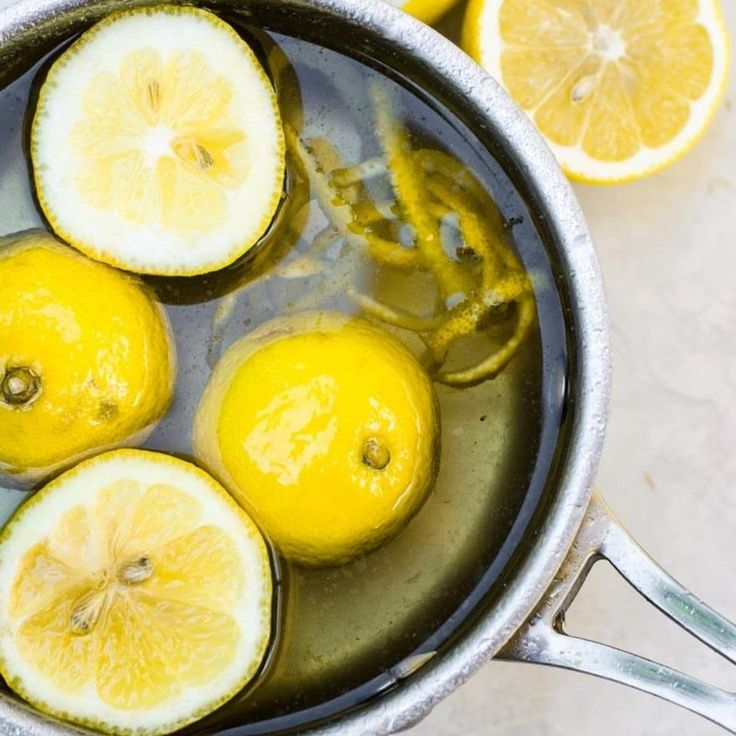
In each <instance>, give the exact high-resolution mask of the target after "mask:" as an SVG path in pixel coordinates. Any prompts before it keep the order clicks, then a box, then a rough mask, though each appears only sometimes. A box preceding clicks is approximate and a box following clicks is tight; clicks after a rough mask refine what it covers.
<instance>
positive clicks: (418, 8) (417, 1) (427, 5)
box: [388, 0, 458, 23]
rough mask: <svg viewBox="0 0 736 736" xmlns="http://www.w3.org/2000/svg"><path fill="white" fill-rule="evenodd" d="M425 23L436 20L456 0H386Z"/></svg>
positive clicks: (456, 0)
mask: <svg viewBox="0 0 736 736" xmlns="http://www.w3.org/2000/svg"><path fill="white" fill-rule="evenodd" d="M388 2H390V3H391V5H395V6H396V7H397V8H401V9H402V10H403V11H404V12H406V13H410V14H411V15H413V16H414V17H415V18H419V20H422V21H424V22H425V23H434V22H435V21H438V20H439V19H440V18H441V17H442V16H443V15H444V14H445V13H446V12H447V11H448V10H449V9H450V8H451V7H452V6H453V5H457V3H458V0H388Z"/></svg>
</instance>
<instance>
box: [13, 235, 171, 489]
mask: <svg viewBox="0 0 736 736" xmlns="http://www.w3.org/2000/svg"><path fill="white" fill-rule="evenodd" d="M175 371H176V356H175V352H174V344H173V339H172V336H171V332H170V327H169V323H168V319H167V317H166V313H165V312H164V310H163V309H162V308H161V307H160V306H159V305H158V304H157V303H156V302H155V301H154V299H153V297H152V295H151V294H150V293H149V291H148V290H147V289H146V288H145V287H143V286H142V285H141V284H140V283H138V281H137V280H136V279H135V278H133V277H132V276H130V275H128V274H125V273H121V272H120V271H116V270H115V269H113V268H110V267H109V266H105V265H103V264H101V263H97V262H95V261H92V260H89V259H88V258H84V257H83V256H81V255H79V254H78V253H76V252H75V251H73V250H72V249H71V248H68V247H66V246H64V245H62V244H60V243H58V242H57V241H56V240H55V239H54V238H52V237H51V236H49V235H47V234H46V233H43V232H41V231H30V232H28V233H25V234H21V235H19V236H13V237H8V238H5V239H2V240H0V472H4V473H6V474H8V479H9V482H10V483H11V484H14V485H21V486H23V485H30V484H31V483H33V482H36V481H37V480H39V479H40V478H42V477H43V476H44V475H46V474H48V473H50V472H52V471H54V470H56V469H58V468H61V467H63V466H65V465H70V464H71V463H73V462H74V461H75V460H79V459H80V458H81V457H83V456H84V455H88V454H90V453H92V452H95V451H99V450H101V449H109V448H110V447H114V446H116V445H121V444H135V443H137V442H141V441H143V440H144V439H145V437H146V436H147V435H148V433H150V431H151V430H152V429H153V427H154V426H155V425H156V423H157V422H158V420H159V419H160V418H161V417H162V416H163V414H164V412H165V411H166V409H167V408H168V405H169V402H170V401H171V396H172V393H173V384H174V376H175ZM8 479H5V481H4V482H8Z"/></svg>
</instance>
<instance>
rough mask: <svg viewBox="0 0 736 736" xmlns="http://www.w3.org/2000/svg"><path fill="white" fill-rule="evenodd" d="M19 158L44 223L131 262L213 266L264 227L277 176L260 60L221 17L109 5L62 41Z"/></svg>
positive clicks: (170, 268)
mask: <svg viewBox="0 0 736 736" xmlns="http://www.w3.org/2000/svg"><path fill="white" fill-rule="evenodd" d="M31 160H32V163H33V174H34V180H35V184H36V189H37V192H38V200H39V202H40V204H41V208H42V209H43V212H44V215H45V216H46V218H47V220H48V221H49V223H50V224H51V227H52V228H53V230H54V232H55V233H56V234H57V235H59V237H61V238H62V239H63V240H65V241H67V242H69V243H71V244H72V245H73V246H75V247H76V248H78V249H79V250H81V251H82V252H83V253H86V254H87V255H89V256H91V257H93V258H96V259H98V260H101V261H105V262H106V263H110V264H112V265H114V266H118V267H119V268H124V269H127V270H130V271H135V272H138V273H150V274H159V275H169V276H172V275H179V276H185V275H192V274H197V273H206V272H209V271H214V270H217V269H219V268H222V267H224V266H226V265H227V264H229V263H231V262H232V261H234V260H236V259H237V258H238V257H239V256H241V255H242V254H243V253H245V252H246V251H247V250H249V249H250V248H251V247H252V246H253V245H254V244H255V243H256V242H257V241H258V239H259V238H260V237H261V236H262V235H263V233H264V231H265V230H266V228H267V227H268V225H269V223H270V222H271V219H272V218H273V216H274V213H275V212H276V208H277V206H278V203H279V201H280V198H281V194H282V191H283V186H284V171H285V158H284V136H283V130H282V127H281V118H280V115H279V110H278V104H277V101H276V95H275V92H274V89H273V87H272V86H271V82H270V81H269V79H268V77H267V76H266V73H265V71H264V69H263V68H262V67H261V65H260V63H259V62H258V60H257V59H256V57H255V54H254V53H253V51H252V50H251V49H250V47H249V46H248V45H247V44H246V42H245V41H244V40H243V39H242V38H241V37H240V36H239V35H238V34H237V33H236V32H235V30H234V29H233V28H232V27H231V26H229V25H228V24H227V23H225V22H224V21H222V20H220V19H219V18H218V17H217V16H215V15H213V14H212V13H209V12H207V11H205V10H200V9H197V8H192V7H187V6H172V5H158V6H153V7H148V8H140V9H135V10H126V11H122V12H119V13H113V14H111V15H109V16H108V17H107V18H106V19H105V20H103V21H102V22H101V23H98V24H97V25H96V26H94V27H93V28H92V29H90V30H89V31H87V32H86V33H84V34H82V36H80V38H79V39H78V40H77V41H75V43H73V44H72V45H71V46H70V47H69V49H67V50H66V51H64V53H63V54H62V55H61V56H60V57H59V58H58V60H57V61H56V62H55V63H54V64H53V65H52V67H51V68H50V70H49V73H48V76H47V78H46V80H45V81H44V83H43V85H42V87H41V90H40V94H39V99H38V105H37V109H36V112H35V116H34V119H33V126H32V132H31Z"/></svg>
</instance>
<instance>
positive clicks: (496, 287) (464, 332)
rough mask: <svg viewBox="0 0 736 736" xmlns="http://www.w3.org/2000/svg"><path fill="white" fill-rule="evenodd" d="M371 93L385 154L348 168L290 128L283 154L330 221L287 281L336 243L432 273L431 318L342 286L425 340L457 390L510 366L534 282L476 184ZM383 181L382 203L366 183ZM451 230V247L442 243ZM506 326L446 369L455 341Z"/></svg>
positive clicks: (436, 368) (318, 142) (377, 314)
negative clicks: (485, 347) (499, 338)
mask: <svg viewBox="0 0 736 736" xmlns="http://www.w3.org/2000/svg"><path fill="white" fill-rule="evenodd" d="M372 92H373V98H374V102H375V108H376V128H377V130H378V137H379V140H380V143H381V145H382V148H383V151H384V155H383V156H382V157H372V158H368V159H366V160H365V161H362V162H359V163H357V164H353V165H346V164H345V162H343V161H342V160H341V158H340V156H339V155H338V154H337V152H336V151H335V148H334V147H333V146H332V144H331V143H330V142H329V141H328V140H326V139H325V138H310V139H309V140H307V141H304V140H302V138H301V137H300V136H299V134H298V133H297V132H296V130H295V129H294V128H290V127H288V126H287V131H286V135H287V141H288V144H289V148H290V156H291V157H292V158H293V159H294V161H295V162H298V163H296V167H297V169H298V171H299V172H300V174H301V175H302V176H303V177H304V178H305V180H306V181H308V183H309V187H310V189H311V196H312V197H313V198H314V199H316V200H317V202H318V204H319V206H320V208H321V209H322V211H323V212H324V214H325V216H326V217H327V219H328V221H329V223H330V225H329V226H328V227H327V228H325V229H324V230H322V231H321V232H320V233H319V234H318V235H317V236H316V237H315V238H314V239H313V241H312V243H311V245H310V247H309V248H308V251H307V253H306V254H304V255H303V256H301V257H300V258H299V259H298V264H297V265H296V267H295V268H291V269H290V270H289V274H290V277H292V278H300V277H307V276H309V275H312V274H316V273H320V272H323V271H325V270H326V269H327V268H328V267H329V266H328V264H327V263H325V261H324V256H325V253H326V252H327V251H328V250H329V248H330V246H332V245H333V244H334V243H337V242H342V243H346V244H347V245H348V246H349V247H351V248H354V249H355V250H356V251H357V252H358V253H359V254H363V255H365V256H366V257H367V258H369V259H371V260H372V261H373V262H374V263H375V264H376V265H377V266H379V267H389V268H398V269H401V270H404V271H415V270H419V271H424V272H427V273H430V274H431V275H432V276H433V278H434V280H435V282H436V283H437V285H438V287H439V290H438V292H439V293H438V297H437V304H436V305H435V307H434V313H433V314H432V315H430V316H422V315H418V314H414V313H412V312H410V311H407V310H405V309H402V308H400V307H399V306H393V305H388V304H385V303H382V302H381V301H379V300H377V299H376V298H374V297H372V296H369V295H367V294H365V293H362V292H361V291H360V290H359V289H358V288H357V287H356V286H355V285H349V286H348V287H347V290H346V291H347V295H348V296H349V298H350V299H351V300H352V301H353V302H354V303H355V304H356V306H358V307H359V308H360V309H361V310H362V311H363V312H365V313H366V314H368V315H370V316H372V317H374V318H376V319H378V320H380V321H382V322H384V323H386V324H389V325H392V326H394V327H398V328H401V329H404V330H408V331H411V332H414V333H416V334H417V335H418V336H419V337H420V338H421V339H422V341H423V342H424V343H425V345H426V346H427V349H428V361H429V362H430V363H431V366H430V369H431V371H432V373H433V376H434V378H435V380H437V381H439V382H441V383H445V384H447V385H451V386H457V387H462V386H472V385H475V384H477V383H480V382H482V381H484V380H487V379H491V378H493V377H495V376H496V375H498V373H499V372H500V371H501V370H503V368H504V367H505V366H506V365H508V363H509V361H510V360H511V359H512V358H513V356H514V355H515V354H516V352H517V351H518V349H519V347H520V345H521V343H522V342H523V340H524V338H525V336H526V335H527V333H528V332H529V329H530V327H531V326H532V325H533V323H534V320H535V316H536V311H535V301H534V296H533V289H532V284H531V282H530V280H529V277H528V276H527V274H526V271H525V269H524V267H523V265H522V263H521V261H520V260H519V258H518V257H517V255H516V254H515V253H514V251H513V249H512V248H511V247H510V245H509V244H508V242H507V238H506V235H505V230H506V227H505V222H504V219H503V217H502V215H501V212H500V211H499V209H498V207H497V206H496V203H495V201H494V200H493V198H492V196H491V195H490V193H489V192H488V191H487V190H486V188H485V187H484V186H483V184H481V182H480V181H479V180H478V178H477V177H476V176H475V175H474V174H473V173H472V172H471V171H470V170H469V169H468V167H467V166H465V165H464V164H463V163H461V162H460V161H458V160H457V159H456V158H454V157H453V156H450V155H449V154H447V153H445V152H443V151H438V150H433V149H429V148H414V147H413V146H412V143H411V140H410V137H409V133H408V131H407V130H406V129H405V128H404V127H403V126H401V125H400V124H399V123H398V122H397V121H396V115H395V109H396V105H395V104H393V101H392V100H391V99H390V97H389V96H388V94H387V93H386V92H385V91H384V90H382V89H380V88H378V87H375V88H374V89H373V90H372ZM381 178H383V179H384V181H386V180H387V183H388V184H390V188H391V190H392V192H393V195H392V197H391V198H389V199H388V200H387V199H386V198H385V195H384V198H383V199H381V198H380V196H376V195H374V186H373V182H374V181H376V180H380V179H381ZM369 182H371V186H370V188H369ZM379 184H380V182H379ZM379 188H380V187H379ZM448 234H452V237H453V238H454V241H453V242H454V243H455V246H453V247H455V253H453V247H451V246H449V245H448V244H447V243H446V242H445V236H448ZM458 243H459V244H460V246H459V247H458V246H457V244H458ZM511 320H513V322H511ZM506 323H508V324H509V328H510V334H509V333H507V332H506V331H505V330H504V331H503V334H509V336H508V337H507V338H506V339H505V340H504V342H503V343H502V344H501V345H500V346H499V347H498V348H497V349H495V350H493V352H492V353H491V354H490V355H487V356H486V357H484V358H483V359H482V360H480V361H479V362H478V363H477V364H476V365H472V366H469V367H466V368H462V369H457V370H448V369H445V367H444V366H445V364H446V363H447V362H448V360H449V357H450V355H451V352H452V348H453V345H454V344H455V343H456V342H457V341H458V340H459V339H460V338H463V337H467V336H469V335H473V334H476V333H482V332H485V331H487V330H489V329H490V328H492V327H494V326H496V325H499V324H506ZM512 324H513V327H511V325H512ZM494 334H496V333H494Z"/></svg>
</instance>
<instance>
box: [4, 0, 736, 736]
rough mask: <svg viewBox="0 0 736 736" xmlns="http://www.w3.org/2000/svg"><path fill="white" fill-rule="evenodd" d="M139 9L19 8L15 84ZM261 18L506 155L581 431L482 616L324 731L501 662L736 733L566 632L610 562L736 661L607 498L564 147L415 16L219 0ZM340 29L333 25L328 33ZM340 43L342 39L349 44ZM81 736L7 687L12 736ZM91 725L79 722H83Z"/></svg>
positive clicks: (436, 692) (101, 5)
mask: <svg viewBox="0 0 736 736" xmlns="http://www.w3.org/2000/svg"><path fill="white" fill-rule="evenodd" d="M133 4H143V3H140V2H138V0H133V1H132V2H131V1H130V0H127V1H126V0H102V1H101V2H99V1H97V2H96V1H95V0H19V1H18V2H16V3H15V4H12V5H10V6H9V7H6V8H5V9H4V10H2V11H0V88H1V87H3V86H5V85H6V84H8V83H9V82H10V81H12V80H13V79H14V78H15V77H16V76H17V75H19V74H20V73H22V72H24V71H25V70H27V69H28V68H29V67H30V66H31V65H32V64H33V63H35V62H36V61H37V60H38V59H39V58H40V57H41V56H42V55H43V54H45V53H47V52H48V51H50V50H51V49H53V48H54V47H55V46H57V45H58V44H59V43H60V42H62V41H63V40H64V39H65V38H67V37H69V36H70V35H73V34H75V33H77V32H79V31H80V30H82V29H84V28H85V27H87V26H88V25H89V24H90V23H92V22H94V21H96V20H97V19H99V18H100V17H102V16H103V15H104V14H106V13H107V12H109V11H110V10H112V9H114V8H117V7H120V6H125V5H133ZM207 5H208V6H209V7H211V8H213V9H214V10H224V11H228V12H237V13H239V14H241V15H243V16H245V17H248V18H250V19H251V21H252V22H253V23H254V24H256V25H258V24H261V25H265V26H268V27H277V28H296V29H298V33H299V35H302V36H305V37H307V38H310V37H311V38H313V39H315V40H317V41H320V42H324V43H326V44H327V45H333V46H335V47H336V48H337V49H338V50H340V49H341V48H342V49H345V48H346V47H349V51H350V53H352V54H365V55H368V56H370V57H373V58H375V59H379V60H381V61H382V62H384V63H385V64H386V65H387V66H388V67H389V68H391V69H393V70H394V71H395V72H397V73H398V74H400V75H402V76H405V77H408V78H410V79H411V80H412V81H413V82H414V83H417V84H419V85H420V86H421V87H423V88H425V89H426V90H427V91H429V92H430V94H431V95H432V96H434V97H435V98H437V99H439V100H440V101H441V102H442V103H443V104H445V105H446V106H447V107H448V108H449V109H450V110H451V111H452V112H453V113H454V114H455V115H457V116H458V118H460V119H461V120H462V121H464V122H465V123H466V124H467V125H468V126H469V127H470V128H471V129H472V130H473V131H474V133H475V134H476V135H477V137H478V138H479V140H480V141H481V142H482V143H483V145H486V146H487V147H488V148H489V149H490V150H491V151H492V152H493V154H494V156H495V157H496V158H497V159H498V160H499V161H500V162H501V164H502V166H503V167H504V169H505V171H506V172H507V174H508V175H509V177H510V178H511V180H512V181H513V182H514V184H515V186H516V187H517V188H518V190H519V192H520V193H521V194H522V196H523V197H524V199H525V201H526V204H527V206H528V208H529V211H530V212H531V213H532V216H533V218H534V219H535V224H536V227H537V229H538V230H539V232H540V233H541V234H542V236H543V239H544V241H545V245H546V247H547V249H548V251H549V253H550V256H551V259H552V260H553V261H554V263H555V267H556V271H557V274H556V275H557V282H558V283H557V287H558V290H559V292H560V295H561V298H562V301H563V304H564V305H565V307H566V323H567V333H568V337H569V349H570V353H571V355H572V358H573V360H572V364H571V365H572V368H571V375H570V382H571V386H572V400H571V402H570V405H569V412H571V413H572V417H571V421H570V427H571V430H570V431H569V432H568V433H567V436H566V437H565V439H564V440H563V442H564V447H561V448H560V452H559V458H560V460H559V463H558V468H557V471H556V474H555V478H554V482H551V483H548V488H547V490H546V492H545V493H544V495H543V497H542V498H541V499H540V500H539V503H538V506H537V509H536V511H535V513H534V516H533V517H532V519H531V521H530V522H529V524H528V527H527V531H526V533H525V543H524V545H523V548H522V549H521V550H520V551H519V553H518V554H517V555H516V556H515V558H514V559H513V560H512V561H510V562H509V563H508V565H507V569H506V570H505V571H504V575H503V577H502V582H501V584H499V585H498V586H496V590H495V591H494V594H493V595H489V596H487V597H486V598H485V599H483V600H482V601H479V602H478V603H477V610H475V611H473V614H474V616H473V623H472V624H470V625H468V626H467V627H466V628H465V630H464V631H463V632H462V634H461V635H459V636H458V637H457V638H456V639H455V640H454V641H453V642H452V644H451V645H450V646H448V647H446V648H445V649H444V650H441V651H439V652H438V653H437V654H436V656H434V657H432V658H431V659H429V660H428V661H426V662H423V663H421V666H419V663H414V666H411V667H406V668H403V669H401V668H397V669H396V674H395V678H394V683H393V687H391V688H389V689H387V690H385V691H384V692H382V693H378V694H376V696H375V697H374V698H372V699H371V700H370V701H368V702H367V703H365V704H364V705H363V706H362V707H360V708H357V709H355V710H352V711H349V712H345V713H340V714H335V717H334V718H333V719H332V720H331V721H330V722H328V723H319V724H314V725H313V727H311V728H310V729H308V731H309V732H310V733H315V734H322V735H323V736H328V734H334V735H337V734H339V735H340V736H353V735H355V736H358V735H359V734H360V735H361V736H364V735H367V734H388V733H392V732H395V731H397V730H400V729H404V728H407V727H409V726H411V725H412V724H413V723H415V722H416V721H418V720H420V719H421V718H422V717H423V716H424V715H426V714H427V713H428V712H429V710H430V709H431V708H432V707H433V706H434V705H435V704H436V703H437V702H438V701H439V700H441V699H442V698H444V697H446V696H447V695H449V694H450V693H452V692H453V691H454V690H455V689H456V688H457V687H458V686H459V685H460V684H461V683H462V682H463V681H465V680H466V679H467V678H468V677H469V676H470V675H471V674H472V673H473V672H474V671H475V670H476V669H478V667H480V666H481V665H482V664H483V663H484V662H486V661H487V660H489V659H490V658H492V657H499V658H503V659H508V660H516V661H525V662H536V663H541V664H549V665H555V666H558V667H565V668H568V669H574V670H578V671H583V672H588V673H591V674H594V675H597V676H600V677H605V678H608V679H610V680H615V681H617V682H621V683H623V684H626V685H630V686H632V687H635V688H637V689H640V690H643V691H646V692H649V693H652V694H654V695H658V696H660V697H662V698H664V699H666V700H669V701H671V702H673V703H676V704H678V705H681V706H684V707H686V708H688V709H690V710H692V711H694V712H696V713H699V714H701V715H703V716H705V717H706V718H709V719H710V720H712V721H714V722H716V723H718V724H720V725H722V726H724V727H726V728H727V729H729V730H732V731H734V732H736V696H734V695H733V694H732V693H728V692H725V691H722V690H719V689H717V688H714V687H711V686H709V685H706V684H704V683H702V682H699V681H698V680H696V679H694V678H691V677H688V676H687V675H684V674H681V673H679V672H677V671H675V670H672V669H670V668H668V667H664V666H661V665H658V664H656V663H653V662H650V661H648V660H645V659H643V658H641V657H637V656H635V655H633V654H629V653H626V652H622V651H619V650H616V649H613V648H611V647H608V646H604V645H602V644H598V643H594V642H590V641H586V640H582V639H577V638H573V637H570V636H567V635H566V634H565V632H564V614H565V611H566V609H567V607H568V606H569V605H570V603H571V602H572V600H573V599H574V597H575V595H576V594H577V592H578V590H579V588H580V586H581V585H582V583H583V582H584V581H585V578H586V576H587V574H588V572H589V570H590V568H591V567H592V565H593V564H594V563H595V562H596V561H597V560H599V559H601V558H607V559H608V560H610V562H611V563H612V564H613V566H614V567H615V568H616V569H617V570H618V571H619V572H620V573H621V574H622V575H623V576H624V577H625V578H626V579H627V580H628V581H629V583H630V584H631V585H632V586H633V587H634V588H636V589H637V590H638V591H639V592H640V593H641V594H642V595H643V596H644V597H646V598H647V599H648V600H649V601H650V602H652V603H653V604H654V605H655V606H657V607H658V608H659V609H661V611H662V612H663V613H665V614H666V615H667V616H669V617H670V618H672V619H673V620H674V621H676V622H677V623H678V624H679V625H680V626H682V627H683V628H684V629H686V630H687V631H689V632H690V633H691V634H693V635H694V636H696V637H697V638H699V639H700V640H701V641H703V642H704V643H705V644H707V645H708V646H710V647H711V648H712V649H714V650H715V651H717V652H718V653H719V654H722V655H723V656H724V657H726V658H728V659H729V660H731V661H733V662H736V627H735V626H734V625H733V624H731V623H729V622H728V621H726V620H725V619H723V618H722V617H720V616H718V615H717V614H716V613H715V612H713V611H712V610H711V609H709V608H708V607H707V606H706V605H705V604H703V603H702V602H701V601H699V600H698V599H697V598H695V597H694V596H692V595H691V594H690V593H688V592H687V591H686V590H684V589H683V588H682V587H681V586H680V585H678V584H677V583H676V582H675V581H674V580H673V579H672V578H671V577H670V576H669V575H668V574H667V573H666V572H664V571H663V570H662V569H661V568H660V567H659V566H657V564H656V563H655V562H653V561H652V560H651V559H650V558H649V557H648V556H647V555H646V553H645V552H644V551H643V550H642V549H641V548H640V547H639V546H638V545H637V544H636V543H635V542H634V541H633V540H632V539H631V538H630V537H629V536H628V534H627V533H626V532H625V531H624V530H623V528H622V527H621V526H620V524H619V523H618V521H617V520H616V519H615V517H614V516H613V515H612V514H611V512H610V511H609V509H608V507H607V506H606V505H605V503H604V501H603V500H602V499H601V498H600V496H598V494H597V493H594V492H593V481H594V477H595V472H596V468H597V464H598V460H599V457H600V454H601V449H602V445H603V439H604V430H605V425H606V418H607V411H608V398H609V389H610V360H609V347H608V319H607V315H606V306H605V299H604V294H603V286H602V281H601V277H600V273H599V269H598V263H597V260H596V256H595V253H594V250H593V246H592V243H591V240H590V236H589V234H588V230H587V227H586V223H585V220H584V218H583V215H582V212H581V211H580V208H579V206H578V204H577V202H576V199H575V196H574V194H573V192H572V190H571V188H570V186H569V184H568V182H567V181H566V179H565V178H564V176H563V175H562V173H561V172H560V170H559V168H558V166H557V164H556V162H555V160H554V158H553V156H552V154H551V153H550V152H549V150H548V149H547V148H546V146H545V145H544V143H543V141H542V140H541V138H540V137H539V135H538V134H537V133H536V131H535V130H534V128H533V126H532V125H531V123H530V122H529V120H528V119H527V118H526V116H525V115H524V114H523V113H522V112H521V111H520V110H519V108H517V107H516V105H515V104H514V103H513V102H512V101H511V99H510V98H509V97H508V96H507V95H506V93H505V92H504V91H503V90H502V89H501V88H500V87H499V86H498V84H497V83H496V82H494V80H493V79H491V78H490V77H489V76H488V75H486V74H485V73H484V72H483V71H482V70H481V69H480V68H479V67H478V66H476V65H475V64H474V63H473V62H472V61H471V60H470V59H469V58H467V57H466V56H465V55H464V54H463V53H462V52H461V51H459V50H458V49H457V48H456V47H455V46H454V45H453V44H451V43H450V42H449V41H447V40H446V39H444V38H443V37H441V36H440V35H439V34H437V33H435V32H434V31H432V30H431V29H429V28H427V27H426V26H424V25H422V24H420V23H418V22H417V21H415V20H413V19H412V18H410V17H409V16H407V15H405V14H404V13H402V12H399V11H397V10H396V9H394V8H391V7H389V6H388V5H384V4H383V3H376V2H366V0H209V2H208V3H207ZM327 29H329V32H328V31H327ZM336 39H337V40H336ZM72 730H73V729H72V728H71V727H69V726H66V725H64V724H61V723H59V722H53V721H51V720H49V719H48V718H46V717H44V716H42V715H40V714H38V713H37V712H35V711H33V710H32V709H31V708H30V707H28V706H26V705H24V704H22V703H20V702H19V701H18V700H16V699H15V698H14V697H13V696H11V695H9V694H8V693H0V731H1V732H3V733H7V734H20V735H22V736H25V734H61V733H69V732H71V731H72ZM74 730H75V731H76V729H74Z"/></svg>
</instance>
